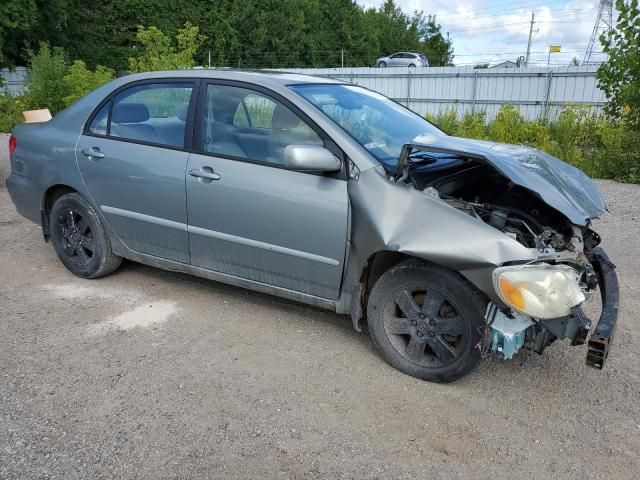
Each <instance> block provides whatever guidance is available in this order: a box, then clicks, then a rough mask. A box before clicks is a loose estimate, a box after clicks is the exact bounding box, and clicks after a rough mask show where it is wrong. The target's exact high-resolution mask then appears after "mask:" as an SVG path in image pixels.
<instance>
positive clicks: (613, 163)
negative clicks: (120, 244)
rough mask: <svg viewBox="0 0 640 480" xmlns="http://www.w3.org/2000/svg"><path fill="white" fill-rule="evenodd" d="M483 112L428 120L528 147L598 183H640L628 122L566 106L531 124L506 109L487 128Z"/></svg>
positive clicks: (639, 158) (455, 131) (638, 142)
mask: <svg viewBox="0 0 640 480" xmlns="http://www.w3.org/2000/svg"><path fill="white" fill-rule="evenodd" d="M485 118H486V115H485V113H484V112H477V111H472V112H470V113H467V114H466V115H464V116H462V118H460V119H458V118H457V116H456V111H455V110H448V111H445V112H442V113H440V114H438V115H436V116H427V119H428V120H430V121H432V122H433V123H435V124H436V125H438V126H439V127H440V128H442V129H443V130H444V131H446V132H447V133H450V134H451V135H455V136H459V137H467V138H475V139H481V140H492V141H497V142H504V143H515V144H523V145H530V146H532V147H535V148H538V149H540V150H544V151H546V152H548V153H550V154H551V155H554V156H556V157H558V158H560V159H562V160H564V161H565V162H567V163H570V164H571V165H574V166H576V167H578V168H580V169H581V170H583V171H584V172H586V173H587V174H588V175H590V176H592V177H595V178H611V179H616V180H620V181H623V182H632V183H640V136H639V135H638V134H637V132H636V131H634V129H633V128H632V127H630V126H629V125H628V124H626V123H625V121H624V120H612V119H610V118H607V117H606V116H604V115H602V114H597V113H594V112H592V111H591V110H589V109H588V108H584V107H582V108H581V107H566V108H564V109H563V110H562V111H561V112H560V113H559V114H558V116H557V117H556V119H555V120H553V121H544V120H533V121H527V120H525V119H524V117H523V116H522V115H521V114H520V112H519V110H518V109H517V108H516V107H513V106H511V105H505V106H503V107H502V108H501V109H500V111H499V112H498V113H497V115H496V116H495V118H494V119H493V120H492V121H491V122H489V123H488V124H485Z"/></svg>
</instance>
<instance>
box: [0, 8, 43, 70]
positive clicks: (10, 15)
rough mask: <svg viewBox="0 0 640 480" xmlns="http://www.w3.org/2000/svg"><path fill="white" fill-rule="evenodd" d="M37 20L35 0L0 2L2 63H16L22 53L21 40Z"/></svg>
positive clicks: (0, 58) (0, 63)
mask: <svg viewBox="0 0 640 480" xmlns="http://www.w3.org/2000/svg"><path fill="white" fill-rule="evenodd" d="M37 21H38V11H37V8H36V2H35V0H2V1H1V2H0V65H6V64H8V65H11V66H13V65H15V60H16V59H17V58H18V57H19V55H20V50H21V48H20V42H21V40H22V39H23V37H24V35H25V34H26V33H27V32H28V31H29V29H31V28H32V27H33V26H34V25H35V23H36V22H37Z"/></svg>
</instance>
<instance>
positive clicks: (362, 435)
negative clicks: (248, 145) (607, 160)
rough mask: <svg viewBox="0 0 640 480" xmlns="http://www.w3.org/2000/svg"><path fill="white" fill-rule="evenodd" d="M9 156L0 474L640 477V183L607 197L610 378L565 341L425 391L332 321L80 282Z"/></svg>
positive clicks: (204, 294) (208, 289) (140, 270)
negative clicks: (614, 289)
mask: <svg viewBox="0 0 640 480" xmlns="http://www.w3.org/2000/svg"><path fill="white" fill-rule="evenodd" d="M6 141H7V139H6V136H4V137H2V138H0V145H2V147H1V150H2V154H1V156H0V179H1V182H0V282H1V288H0V478H2V479H13V478H64V479H76V478H78V479H86V478H95V479H99V478H238V479H246V478H330V479H337V478H403V479H404V478H467V477H473V478H504V477H506V478H551V477H557V478H575V479H585V478H616V479H625V478H628V479H637V478H640V402H639V401H638V399H640V356H639V355H638V352H639V351H640V332H639V331H638V330H637V328H638V327H637V312H639V311H640V290H639V286H638V285H639V284H640V283H639V275H640V273H639V272H640V260H639V256H638V253H640V248H639V246H640V244H639V240H638V239H639V238H640V211H639V209H638V203H639V202H640V186H637V185H623V184H619V183H615V182H609V181H601V182H598V186H599V187H600V189H601V190H602V193H603V194H604V196H605V198H606V200H607V202H608V205H609V208H610V214H608V215H606V216H605V218H603V219H602V220H601V221H599V222H597V229H598V230H599V231H600V233H601V234H602V236H603V237H604V242H603V243H604V247H605V248H606V249H607V251H608V252H609V254H610V256H611V258H612V259H613V260H614V261H615V262H616V263H617V264H618V267H619V268H618V275H619V278H620V284H621V297H622V302H621V303H622V304H621V315H620V319H619V326H618V331H617V334H616V339H615V347H614V349H613V351H612V354H611V356H610V358H609V360H608V363H607V365H606V368H605V369H604V370H603V371H596V370H592V369H589V368H586V367H585V365H584V359H585V354H586V349H585V348H584V347H573V348H572V347H569V346H568V345H567V344H566V343H563V342H556V343H554V344H553V345H552V346H551V347H550V348H549V349H548V350H547V351H546V352H545V354H544V355H543V356H538V355H536V354H531V355H526V354H520V355H519V356H518V358H517V359H515V360H514V361H510V362H507V361H500V360H491V361H488V362H486V363H485V364H484V365H483V366H482V367H481V368H480V369H478V370H477V371H476V372H475V373H474V374H473V375H471V376H470V377H467V378H465V379H463V380H461V381H459V382H457V383H455V384H452V385H435V384H430V383H426V382H423V381H420V380H417V379H414V378H411V377H409V376H406V375H403V374H402V373H400V372H398V371H396V370H394V369H393V368H392V367H390V366H388V365H387V364H386V363H385V362H384V361H382V360H381V359H380V358H379V357H378V356H377V355H376V354H375V353H374V351H373V350H372V347H371V343H370V341H369V339H368V337H367V336H366V335H364V334H358V333H356V332H354V331H353V330H352V328H351V323H350V321H349V320H348V319H347V318H345V317H340V316H338V315H335V314H331V313H327V312H323V311H319V310H316V309H313V308H309V307H306V306H303V305H298V304H294V303H292V302H287V301H284V300H280V299H277V298H271V297H268V296H265V295H259V294H255V293H251V292H248V291H244V290H241V289H237V288H232V287H228V286H224V285H221V284H218V283H215V282H210V281H206V280H200V279H196V278H193V277H189V276H186V275H181V274H175V273H169V272H165V271H161V270H157V269H153V268H149V267H145V266H142V265H138V264H134V263H130V262H129V263H126V264H125V265H124V266H123V267H122V268H121V269H120V270H119V271H118V272H117V273H116V274H114V275H112V276H109V277H107V278H104V279H100V280H80V279H78V278H75V277H73V276H72V275H71V274H70V273H68V272H67V271H66V270H65V269H64V268H63V266H62V265H61V264H60V262H58V260H57V258H56V256H55V254H54V251H53V248H52V247H51V245H50V244H45V243H43V241H42V237H41V232H40V229H39V228H38V227H37V226H36V225H34V224H32V223H30V222H28V221H27V220H25V219H23V218H22V217H20V216H19V215H18V214H17V213H16V212H15V210H14V207H13V205H12V204H11V201H10V199H9V196H8V194H7V191H6V188H5V184H4V179H5V177H6V176H7V175H8V171H9V165H8V160H7V153H6ZM595 308H596V306H595V305H593V306H592V307H591V314H592V315H593V313H594V309H595ZM633 312H636V313H635V314H634V313H633Z"/></svg>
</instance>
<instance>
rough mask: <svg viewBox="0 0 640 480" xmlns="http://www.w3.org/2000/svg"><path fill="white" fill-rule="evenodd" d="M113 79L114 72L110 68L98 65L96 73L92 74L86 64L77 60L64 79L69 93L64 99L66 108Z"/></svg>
mask: <svg viewBox="0 0 640 480" xmlns="http://www.w3.org/2000/svg"><path fill="white" fill-rule="evenodd" d="M113 78H114V71H113V70H111V69H110V68H106V67H103V66H102V65H98V66H97V67H96V71H95V72H92V71H91V70H88V69H87V66H86V64H85V63H84V62H83V61H82V60H76V61H75V62H73V63H72V64H71V65H70V66H69V68H68V71H67V74H66V75H65V76H64V79H63V81H64V86H65V89H66V92H67V95H66V96H65V97H64V99H63V101H64V104H65V106H68V105H71V104H72V103H73V102H75V101H76V100H78V99H79V98H81V97H83V96H85V95H86V94H87V93H89V92H91V91H93V90H95V89H96V88H98V87H99V86H100V85H103V84H105V83H107V82H108V81H110V80H112V79H113Z"/></svg>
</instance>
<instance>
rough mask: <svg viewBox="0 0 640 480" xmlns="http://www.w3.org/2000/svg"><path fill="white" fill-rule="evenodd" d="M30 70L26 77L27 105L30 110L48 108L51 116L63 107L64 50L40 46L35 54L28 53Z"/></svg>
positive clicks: (64, 89) (66, 65) (65, 70)
mask: <svg viewBox="0 0 640 480" xmlns="http://www.w3.org/2000/svg"><path fill="white" fill-rule="evenodd" d="M29 57H30V69H29V75H28V76H27V81H26V87H27V91H28V93H27V95H26V99H27V103H28V104H29V105H30V107H31V108H48V109H49V110H50V111H51V113H52V114H53V115H55V114H56V113H58V112H59V111H60V110H62V109H63V108H64V107H65V103H64V98H65V97H66V96H67V87H66V85H65V82H64V77H65V75H66V74H67V71H68V64H67V60H66V57H65V53H64V50H63V49H62V48H60V47H54V48H51V47H50V46H49V44H48V43H46V42H43V43H41V44H40V49H39V50H38V52H37V53H33V52H30V54H29Z"/></svg>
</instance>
